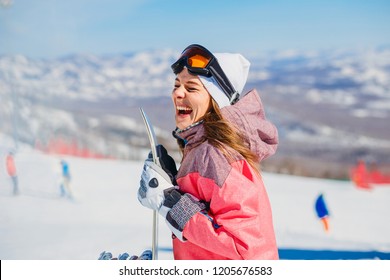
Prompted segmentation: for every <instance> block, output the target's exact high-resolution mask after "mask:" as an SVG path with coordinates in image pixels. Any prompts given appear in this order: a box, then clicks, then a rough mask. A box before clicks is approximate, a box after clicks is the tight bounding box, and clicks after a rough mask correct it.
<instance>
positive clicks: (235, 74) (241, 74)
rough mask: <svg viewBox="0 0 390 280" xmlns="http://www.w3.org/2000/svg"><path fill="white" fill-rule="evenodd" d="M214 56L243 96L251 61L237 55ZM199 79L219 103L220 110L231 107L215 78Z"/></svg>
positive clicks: (221, 54) (200, 77)
mask: <svg viewBox="0 0 390 280" xmlns="http://www.w3.org/2000/svg"><path fill="white" fill-rule="evenodd" d="M214 56H215V57H216V58H217V60H218V63H219V65H220V66H221V68H222V70H223V72H224V73H225V75H226V76H227V78H228V79H229V81H230V83H231V84H232V85H233V87H234V89H235V90H236V91H237V92H238V93H239V94H240V95H241V93H242V90H243V89H244V86H245V83H246V80H247V78H248V73H249V66H250V63H249V61H248V60H247V59H246V58H245V57H243V56H242V55H241V54H235V53H215V54H214ZM198 77H199V79H200V80H201V82H202V83H203V85H204V86H205V88H206V89H207V91H208V92H209V93H210V95H211V96H212V98H213V99H214V100H215V102H217V104H218V106H219V108H223V107H225V106H229V105H230V102H229V98H228V97H227V96H226V94H225V93H224V92H223V90H222V89H221V88H220V86H219V85H218V82H217V81H216V80H215V79H214V77H212V76H211V77H204V76H200V75H199V76H198Z"/></svg>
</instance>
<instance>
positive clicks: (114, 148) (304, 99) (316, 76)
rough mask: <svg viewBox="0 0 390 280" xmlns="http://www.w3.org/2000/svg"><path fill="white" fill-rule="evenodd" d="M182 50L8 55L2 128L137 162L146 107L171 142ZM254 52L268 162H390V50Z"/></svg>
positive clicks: (321, 171)
mask: <svg viewBox="0 0 390 280" xmlns="http://www.w3.org/2000/svg"><path fill="white" fill-rule="evenodd" d="M178 53H179V52H177V51H172V50H155V51H145V52H138V53H129V54H118V55H105V56H94V55H89V54H85V55H82V54H79V55H72V56H67V57H62V58H58V59H51V60H45V59H30V58H27V57H25V56H2V57H0V99H1V103H0V108H1V110H0V120H1V122H0V129H1V131H3V132H4V133H7V134H8V135H14V137H15V139H18V140H19V141H21V142H23V143H28V144H30V145H35V146H37V143H38V144H39V146H43V147H46V148H47V146H49V144H50V143H51V142H52V141H58V139H60V140H61V141H65V142H67V143H75V142H76V143H77V145H78V146H79V147H82V148H85V147H87V148H88V149H89V150H92V151H93V152H95V153H98V154H101V155H104V156H108V157H117V158H123V159H129V158H133V159H136V158H138V157H139V154H138V152H137V150H138V148H139V147H145V146H146V145H145V144H147V141H146V136H145V134H144V128H143V127H142V122H141V118H140V114H139V110H138V107H140V106H142V107H144V109H145V111H146V112H147V113H148V114H149V116H150V118H151V120H152V121H153V123H154V124H155V125H156V126H157V127H159V128H161V130H159V137H160V141H161V142H163V143H164V144H165V145H168V146H169V147H170V148H171V149H174V147H175V144H174V143H172V142H173V141H172V139H171V138H170V130H172V129H173V126H174V122H173V112H172V109H171V101H170V92H171V87H172V83H173V77H174V76H173V74H172V73H171V71H170V64H171V63H172V62H173V61H174V59H175V58H176V57H177V55H178ZM248 58H249V60H250V61H251V62H252V65H251V71H250V76H249V79H248V84H247V88H246V89H247V90H249V89H250V88H253V87H255V88H257V89H258V90H259V91H260V95H261V98H262V99H263V102H264V103H265V107H266V110H267V116H268V118H269V119H271V120H272V121H273V122H275V124H276V125H277V126H278V129H279V133H280V138H281V139H280V140H281V141H280V146H279V150H278V153H277V155H276V156H275V157H273V159H270V160H269V161H267V162H266V163H265V164H264V168H266V169H269V170H272V171H277V172H287V173H295V174H301V175H313V176H327V177H339V178H340V177H345V176H346V174H347V167H348V165H350V164H353V163H354V161H355V160H356V159H357V158H365V159H368V160H372V161H377V162H378V163H381V164H382V165H386V164H387V165H389V166H390V161H389V158H390V130H389V125H388V120H389V117H390V48H378V49H374V50H360V51H358V50H354V51H340V50H331V51H322V52H306V53H304V52H296V51H285V52H275V53H266V54H260V55H258V56H252V57H248ZM168 108H169V109H168ZM15 127H16V129H15ZM53 139H54V140H53Z"/></svg>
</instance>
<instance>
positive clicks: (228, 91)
mask: <svg viewBox="0 0 390 280" xmlns="http://www.w3.org/2000/svg"><path fill="white" fill-rule="evenodd" d="M214 65H215V66H217V68H219V71H217V70H216V69H215V68H214V66H213V65H210V71H211V72H212V73H213V76H214V77H215V80H216V81H217V83H218V84H219V86H220V87H221V88H222V90H223V91H224V93H225V95H226V96H227V97H228V98H229V101H230V104H232V101H233V100H234V99H235V98H237V97H238V95H239V93H238V92H237V91H236V90H235V88H234V87H233V85H232V84H231V83H230V81H229V79H228V78H227V77H226V75H225V73H224V72H223V70H222V68H221V66H220V65H219V64H218V63H214ZM220 73H222V75H221V74H220Z"/></svg>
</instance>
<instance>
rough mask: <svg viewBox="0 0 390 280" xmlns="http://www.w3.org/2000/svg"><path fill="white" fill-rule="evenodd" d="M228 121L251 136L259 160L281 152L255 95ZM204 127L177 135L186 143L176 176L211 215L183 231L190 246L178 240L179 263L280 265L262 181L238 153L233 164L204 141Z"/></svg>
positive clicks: (229, 112)
mask: <svg viewBox="0 0 390 280" xmlns="http://www.w3.org/2000/svg"><path fill="white" fill-rule="evenodd" d="M222 114H223V115H224V117H225V118H226V119H227V120H229V121H230V122H231V123H233V124H234V125H235V126H236V127H238V128H239V129H240V130H241V132H243V133H246V135H247V137H248V138H249V142H250V143H248V144H249V146H250V148H251V150H252V151H254V152H255V153H256V154H257V155H258V156H259V158H260V160H262V159H265V158H267V157H268V156H270V155H272V154H274V153H275V151H276V147H277V143H278V133H277V129H276V127H275V126H274V125H273V124H271V123H270V122H268V121H267V120H266V119H265V114H264V109H263V106H262V103H261V100H260V97H259V96H258V94H257V92H256V90H252V91H251V92H249V93H248V94H247V95H246V96H244V97H243V98H242V99H241V100H240V101H238V102H237V103H236V104H235V105H233V106H228V107H224V108H223V109H222ZM203 135H204V128H203V125H202V124H200V125H197V126H194V127H192V128H190V129H188V130H186V131H183V132H181V133H178V134H177V135H176V137H178V138H181V139H184V141H185V142H186V145H185V148H184V155H183V161H182V164H181V166H180V169H179V171H178V175H177V183H178V185H179V188H180V190H181V191H182V192H185V193H189V194H191V195H193V196H195V197H196V198H198V199H199V200H201V201H202V202H205V203H206V205H207V206H208V207H207V211H202V212H198V213H196V214H195V215H194V216H192V218H191V219H190V220H189V221H188V222H187V224H186V225H185V227H184V229H183V236H184V238H185V239H186V241H184V242H182V241H180V240H179V239H178V238H175V236H173V253H174V258H175V259H177V260H183V259H187V260H195V259H203V260H212V259H214V260H223V259H231V260H259V259H267V260H273V259H278V250H277V245H276V240H275V233H274V228H273V222H272V213H271V206H270V202H269V199H268V195H267V192H266V190H265V187H264V184H263V181H262V178H261V176H259V175H258V174H257V173H256V172H255V171H254V170H253V169H252V167H251V166H250V165H249V164H248V163H247V161H246V160H245V159H244V158H243V157H242V156H241V155H240V154H239V153H237V152H235V151H233V152H234V153H235V154H234V160H228V159H227V158H226V157H225V156H224V155H223V154H222V152H221V151H220V150H219V149H217V148H215V147H214V146H212V145H211V144H209V143H208V142H207V141H204V140H203V139H202V137H203Z"/></svg>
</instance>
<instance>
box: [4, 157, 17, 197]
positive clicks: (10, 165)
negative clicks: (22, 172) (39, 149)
mask: <svg viewBox="0 0 390 280" xmlns="http://www.w3.org/2000/svg"><path fill="white" fill-rule="evenodd" d="M5 165H6V168H7V173H8V175H9V176H10V178H11V180H12V187H13V194H14V195H18V194H19V187H18V175H17V172H16V165H15V159H14V153H13V152H12V151H10V152H9V153H8V155H7V157H6V160H5Z"/></svg>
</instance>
